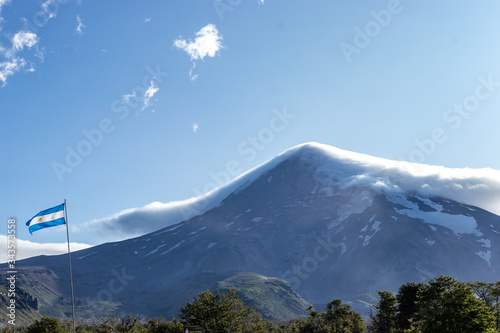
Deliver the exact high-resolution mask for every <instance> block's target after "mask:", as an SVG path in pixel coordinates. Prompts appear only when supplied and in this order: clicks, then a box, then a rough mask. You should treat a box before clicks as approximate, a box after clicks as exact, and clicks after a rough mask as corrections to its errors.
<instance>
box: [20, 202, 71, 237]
mask: <svg viewBox="0 0 500 333" xmlns="http://www.w3.org/2000/svg"><path fill="white" fill-rule="evenodd" d="M64 223H66V221H65V219H64V204H60V205H59V206H55V207H52V208H49V209H46V210H42V211H41V212H40V213H38V214H36V215H35V216H33V217H32V218H31V220H29V221H28V222H26V225H27V226H28V227H29V232H30V234H33V232H34V231H37V230H40V229H43V228H49V227H54V226H56V225H61V224H64Z"/></svg>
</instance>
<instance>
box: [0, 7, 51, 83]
mask: <svg viewBox="0 0 500 333" xmlns="http://www.w3.org/2000/svg"><path fill="white" fill-rule="evenodd" d="M0 1H1V0H0ZM37 43H38V36H37V35H36V34H34V33H32V32H31V31H19V32H17V33H16V34H15V35H14V37H12V38H11V44H12V45H11V47H10V48H4V47H0V56H1V57H2V58H3V59H2V61H1V62H0V81H2V86H5V85H6V84H7V79H8V77H9V76H11V75H13V74H14V73H16V72H19V71H21V70H23V69H24V68H25V66H26V64H27V63H28V62H27V61H26V60H25V59H24V58H22V57H19V56H18V55H17V54H18V53H19V52H22V51H23V50H24V49H25V48H27V49H31V48H32V47H34V46H35V47H36V44H37ZM40 55H41V56H40ZM37 56H38V57H39V58H41V59H43V55H42V54H41V52H39V51H38V49H37ZM27 71H29V72H32V71H34V68H33V66H30V67H29V68H28V69H27Z"/></svg>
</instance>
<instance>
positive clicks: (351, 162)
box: [83, 142, 500, 238]
mask: <svg viewBox="0 0 500 333" xmlns="http://www.w3.org/2000/svg"><path fill="white" fill-rule="evenodd" d="M290 158H295V159H296V160H297V161H300V167H302V168H305V169H304V170H306V169H307V170H308V172H311V174H312V175H313V176H314V177H315V179H316V181H317V183H318V186H319V188H320V189H322V190H323V191H327V192H328V191H329V190H328V189H329V188H331V187H332V186H333V184H335V186H336V187H337V188H349V187H353V186H366V187H370V188H372V189H374V190H376V191H377V192H378V193H415V194H420V195H423V196H436V197H445V198H449V199H453V200H455V201H458V202H462V203H464V204H468V205H474V206H477V207H480V208H483V209H485V210H488V211H490V212H493V213H495V214H497V215H498V214H500V171H499V170H493V169H489V168H484V169H469V168H463V169H451V168H445V167H442V166H431V165H425V164H417V163H409V162H402V161H392V160H387V159H383V158H378V157H372V156H369V155H365V154H359V153H354V152H349V151H346V150H342V149H338V148H335V147H332V146H329V145H324V144H319V143H314V142H312V143H305V144H301V145H298V146H296V147H293V148H290V149H288V150H286V151H285V152H283V153H281V154H279V155H278V156H276V157H275V158H273V159H271V160H269V161H267V162H265V163H263V164H262V165H259V166H257V167H255V168H254V169H252V170H249V171H247V172H245V173H244V174H242V175H240V176H239V177H237V178H236V179H234V180H233V181H231V182H230V183H229V184H227V185H224V186H222V187H220V188H217V189H215V190H213V191H211V192H209V193H207V194H205V195H202V196H199V197H195V198H190V199H187V200H183V201H176V202H169V203H161V202H154V203H151V204H149V205H146V206H144V207H141V208H134V209H128V210H125V211H122V212H119V213H117V214H115V215H113V216H111V217H106V218H102V219H98V220H94V221H90V222H87V223H86V224H85V225H84V227H83V229H84V230H85V231H86V232H89V233H98V234H109V232H110V231H112V232H113V234H117V235H121V237H123V238H130V237H132V236H137V235H141V234H145V233H147V232H151V231H154V230H157V229H159V228H162V227H165V226H168V225H171V224H175V223H178V222H181V221H184V220H187V219H189V218H192V217H193V216H196V215H201V214H203V213H205V212H206V211H208V210H210V209H213V208H215V207H217V206H219V205H220V204H221V202H222V201H223V200H224V199H225V198H227V197H228V196H229V195H231V194H232V193H234V192H237V191H240V190H242V189H244V188H245V187H247V186H248V185H249V184H252V183H253V182H254V181H255V180H256V179H258V178H259V177H261V176H262V175H263V174H265V173H267V172H269V171H270V170H272V169H273V168H275V167H276V166H277V165H279V164H280V163H283V162H284V161H286V160H287V159H290ZM297 167H299V165H297ZM327 192H325V193H327ZM137 220H143V221H145V222H146V223H142V224H140V225H137V223H135V221H137ZM127 236H128V237H127Z"/></svg>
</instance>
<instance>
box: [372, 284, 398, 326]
mask: <svg viewBox="0 0 500 333" xmlns="http://www.w3.org/2000/svg"><path fill="white" fill-rule="evenodd" d="M378 295H379V297H380V300H379V301H378V303H377V304H375V309H377V312H376V314H375V315H373V314H370V318H371V320H372V328H371V330H372V332H376V333H392V332H396V314H397V311H396V297H394V295H393V294H392V293H390V292H388V291H379V292H378Z"/></svg>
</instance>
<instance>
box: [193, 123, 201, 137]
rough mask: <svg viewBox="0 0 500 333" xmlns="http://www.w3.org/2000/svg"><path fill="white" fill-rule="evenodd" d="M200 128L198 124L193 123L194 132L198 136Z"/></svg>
mask: <svg viewBox="0 0 500 333" xmlns="http://www.w3.org/2000/svg"><path fill="white" fill-rule="evenodd" d="M199 127H200V126H198V124H197V123H193V132H195V133H196V134H198V128H199Z"/></svg>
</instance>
